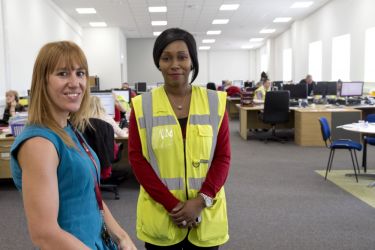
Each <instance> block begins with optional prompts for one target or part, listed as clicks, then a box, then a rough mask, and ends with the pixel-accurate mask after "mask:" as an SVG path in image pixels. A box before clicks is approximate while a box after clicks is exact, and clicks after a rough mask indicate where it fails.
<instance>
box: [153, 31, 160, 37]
mask: <svg viewBox="0 0 375 250" xmlns="http://www.w3.org/2000/svg"><path fill="white" fill-rule="evenodd" d="M153 34H154V36H158V35H160V34H161V31H154V32H153Z"/></svg>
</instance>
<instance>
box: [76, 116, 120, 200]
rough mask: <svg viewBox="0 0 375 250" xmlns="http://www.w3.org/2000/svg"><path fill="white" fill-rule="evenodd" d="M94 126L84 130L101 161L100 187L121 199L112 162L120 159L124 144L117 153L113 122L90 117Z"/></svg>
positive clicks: (84, 134) (87, 139) (88, 141)
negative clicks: (113, 175) (113, 174)
mask: <svg viewBox="0 0 375 250" xmlns="http://www.w3.org/2000/svg"><path fill="white" fill-rule="evenodd" d="M90 123H91V125H92V127H90V126H88V127H87V128H86V129H85V131H83V136H84V137H85V139H86V141H87V143H88V144H89V145H90V147H91V148H92V149H93V150H94V151H95V153H96V154H97V156H98V158H99V162H100V168H101V171H100V189H101V190H102V191H109V192H112V193H114V194H115V199H116V200H118V199H120V195H119V192H118V184H117V183H112V179H111V177H112V164H113V163H115V162H117V161H119V160H120V159H119V158H120V157H121V149H122V145H118V147H119V149H118V151H117V154H116V155H115V148H116V147H117V146H116V145H115V137H114V130H113V127H112V125H111V124H109V123H107V122H105V121H103V120H100V119H96V118H90Z"/></svg>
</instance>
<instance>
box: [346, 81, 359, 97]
mask: <svg viewBox="0 0 375 250" xmlns="http://www.w3.org/2000/svg"><path fill="white" fill-rule="evenodd" d="M362 94H363V82H343V83H342V86H341V93H340V95H341V96H345V97H346V96H347V97H350V96H361V95H362Z"/></svg>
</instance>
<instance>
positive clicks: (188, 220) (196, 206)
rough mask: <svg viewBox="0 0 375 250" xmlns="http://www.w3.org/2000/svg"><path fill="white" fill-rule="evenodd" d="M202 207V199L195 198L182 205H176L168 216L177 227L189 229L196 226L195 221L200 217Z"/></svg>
mask: <svg viewBox="0 0 375 250" xmlns="http://www.w3.org/2000/svg"><path fill="white" fill-rule="evenodd" d="M204 207H205V206H204V201H203V199H202V197H200V196H197V197H196V198H194V199H191V200H187V201H186V202H184V203H182V202H180V203H178V204H177V206H176V207H175V208H174V209H172V211H171V212H170V213H169V215H170V216H171V218H172V220H173V222H174V223H175V224H176V225H177V226H179V227H188V228H191V227H194V226H197V223H196V219H197V218H198V217H199V216H200V214H201V212H202V210H203V208H204Z"/></svg>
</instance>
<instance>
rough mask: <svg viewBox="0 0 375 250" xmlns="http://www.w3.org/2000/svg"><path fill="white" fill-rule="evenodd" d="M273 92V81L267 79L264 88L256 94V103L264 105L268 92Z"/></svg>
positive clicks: (257, 90)
mask: <svg viewBox="0 0 375 250" xmlns="http://www.w3.org/2000/svg"><path fill="white" fill-rule="evenodd" d="M268 91H271V81H270V80H268V79H266V80H264V81H263V84H262V86H260V87H259V88H257V89H256V90H255V92H254V99H253V101H254V103H264V100H265V99H266V92H268Z"/></svg>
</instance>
